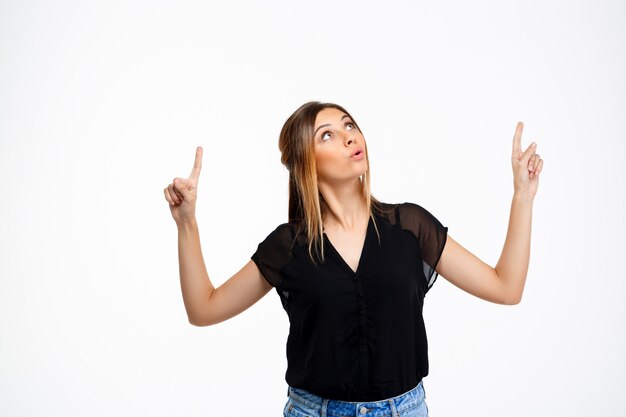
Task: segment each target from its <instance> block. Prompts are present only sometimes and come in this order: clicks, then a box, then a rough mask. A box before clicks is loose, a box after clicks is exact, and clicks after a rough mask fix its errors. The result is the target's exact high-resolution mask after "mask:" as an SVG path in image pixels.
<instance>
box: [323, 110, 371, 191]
mask: <svg viewBox="0 0 626 417" xmlns="http://www.w3.org/2000/svg"><path fill="white" fill-rule="evenodd" d="M314 128H315V133H314V136H313V140H314V143H315V160H316V163H317V176H318V179H319V180H322V181H326V182H337V181H344V180H353V179H355V178H358V177H359V176H361V175H363V174H364V173H366V172H367V169H368V161H367V155H366V153H365V152H366V151H365V138H364V137H363V135H362V134H361V131H360V130H359V129H358V128H357V127H356V125H355V124H354V122H353V121H352V119H351V118H350V116H348V115H347V114H345V113H344V112H342V111H341V110H338V109H335V108H333V107H328V108H325V109H323V110H322V111H320V112H319V113H318V114H317V117H316V119H315V126H314ZM356 150H360V151H361V154H360V155H357V156H356V157H352V155H353V154H354V152H355V151H356Z"/></svg>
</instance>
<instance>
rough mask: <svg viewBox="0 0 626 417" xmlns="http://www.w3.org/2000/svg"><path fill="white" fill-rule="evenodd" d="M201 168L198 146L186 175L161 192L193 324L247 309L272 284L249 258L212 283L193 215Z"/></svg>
mask: <svg viewBox="0 0 626 417" xmlns="http://www.w3.org/2000/svg"><path fill="white" fill-rule="evenodd" d="M201 168H202V148H201V147H200V146H199V147H198V148H197V149H196V159H195V163H194V166H193V169H192V171H191V174H190V175H189V178H187V179H186V180H183V179H181V178H175V179H174V181H173V183H171V184H169V185H168V186H167V187H166V188H165V189H164V190H163V191H164V193H165V199H166V200H167V201H168V202H169V204H170V211H171V213H172V217H173V218H174V220H175V221H176V225H177V227H178V264H179V272H180V285H181V290H182V294H183V302H184V304H185V310H186V311H187V317H188V319H189V322H190V323H191V324H193V325H195V326H209V325H212V324H216V323H219V322H222V321H224V320H227V319H229V318H231V317H233V316H236V315H237V314H239V313H241V312H242V311H244V310H245V309H247V308H249V307H250V306H252V305H253V304H254V303H256V302H257V301H258V300H259V299H261V298H262V297H263V296H264V295H265V294H267V293H268V292H269V291H270V290H271V289H272V286H271V285H270V283H269V282H268V281H267V280H266V279H265V278H264V277H263V276H262V275H261V272H260V271H259V269H258V267H257V266H256V264H255V263H254V262H253V261H252V260H250V261H248V263H247V264H246V265H245V266H244V267H243V268H242V269H241V270H240V271H239V272H237V273H236V274H235V275H234V276H232V277H231V278H230V279H229V280H228V281H226V282H225V283H223V284H222V285H221V286H220V287H219V288H215V287H214V286H213V284H212V283H211V280H210V279H209V274H208V273H207V270H206V266H205V264H204V258H203V257H202V249H201V247H200V233H199V232H198V224H197V222H196V217H195V208H196V197H197V189H198V180H199V177H200V170H201Z"/></svg>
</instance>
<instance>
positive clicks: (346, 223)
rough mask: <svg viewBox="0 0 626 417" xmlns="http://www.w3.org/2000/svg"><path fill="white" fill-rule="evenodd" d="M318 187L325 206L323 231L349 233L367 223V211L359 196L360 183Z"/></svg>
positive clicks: (362, 198)
mask: <svg viewBox="0 0 626 417" xmlns="http://www.w3.org/2000/svg"><path fill="white" fill-rule="evenodd" d="M319 187H320V192H321V193H322V195H323V196H324V200H325V201H326V206H327V207H326V218H325V219H324V228H325V229H327V230H328V229H329V228H332V229H342V230H344V231H346V232H350V231H355V230H360V229H361V227H362V225H363V223H365V222H366V221H368V217H369V210H368V207H367V205H366V204H365V198H364V197H363V196H362V194H361V182H360V181H359V180H358V179H357V180H356V181H354V182H350V184H346V185H344V186H343V187H341V186H332V187H331V186H328V185H325V184H320V185H319Z"/></svg>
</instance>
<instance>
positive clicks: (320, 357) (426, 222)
mask: <svg viewBox="0 0 626 417" xmlns="http://www.w3.org/2000/svg"><path fill="white" fill-rule="evenodd" d="M522 129H523V125H522V123H521V122H519V123H518V125H517V129H516V131H515V135H514V137H513V151H512V156H511V162H512V166H513V177H514V181H513V185H514V193H513V201H512V204H511V215H510V221H509V229H508V233H507V237H506V242H505V244H504V248H503V250H502V255H501V257H500V260H499V261H498V264H497V265H496V267H495V268H493V267H491V266H489V265H487V264H486V263H484V262H483V261H481V260H480V259H479V258H477V257H476V256H474V255H473V254H472V253H470V252H469V251H467V250H466V249H465V248H463V247H462V246H461V245H460V244H458V243H457V242H456V241H454V240H453V239H452V237H451V236H449V235H448V228H447V227H445V226H443V225H442V224H441V223H440V222H439V220H438V219H437V218H436V217H435V216H433V215H432V214H431V213H430V212H429V211H428V210H426V209H425V208H423V207H421V206H420V205H418V204H415V203H410V202H405V203H400V204H388V203H383V202H381V201H378V200H377V199H376V198H374V197H373V196H372V194H371V193H370V186H369V185H370V170H369V158H368V152H367V144H366V142H365V138H364V136H363V133H362V132H361V130H360V128H359V127H358V125H357V123H356V121H355V120H354V118H353V117H352V116H351V115H350V113H348V111H346V110H345V109H344V108H343V107H341V106H339V105H337V104H333V103H320V102H309V103H306V104H304V105H302V106H301V107H300V108H299V109H298V110H296V111H295V112H294V113H293V114H292V115H291V116H290V117H289V119H287V121H286V122H285V125H284V126H283V128H282V131H281V133H280V138H279V148H280V151H281V153H282V157H281V161H282V163H283V164H284V165H285V167H286V168H287V169H288V171H289V218H288V221H287V222H286V223H283V224H280V225H279V226H278V227H276V229H274V230H273V231H272V232H271V233H270V234H269V235H268V236H267V237H266V238H265V239H264V240H263V241H262V242H261V243H260V244H259V245H258V248H257V250H256V252H255V253H254V254H253V255H252V256H251V259H250V261H248V263H247V264H246V265H245V266H244V267H243V268H242V269H241V270H240V271H239V272H237V273H236V274H235V275H234V276H233V277H231V278H230V279H229V280H228V281H226V282H224V283H223V284H222V285H221V286H220V287H219V288H214V287H213V285H212V284H211V281H210V279H209V276H208V274H207V272H206V268H205V265H204V261H203V258H202V252H201V250H200V242H199V234H198V227H197V224H196V221H195V202H196V197H197V187H198V179H199V176H200V169H201V167H202V148H201V147H198V148H197V150H196V159H195V164H194V167H193V170H192V172H191V175H190V176H189V178H187V179H186V180H183V179H180V178H176V179H174V182H173V183H172V184H169V185H168V187H166V188H165V189H164V193H165V198H166V200H167V201H168V202H169V204H170V210H171V213H172V216H173V217H174V220H175V221H176V224H177V226H178V231H179V234H178V236H179V261H180V279H181V287H182V293H183V300H184V303H185V308H186V310H187V315H188V317H189V321H190V322H191V323H192V324H194V325H196V326H209V325H213V324H217V323H220V322H222V321H224V320H227V319H229V318H231V317H233V316H236V315H237V314H239V313H241V312H242V311H244V310H246V309H247V308H249V307H250V306H252V305H253V304H254V303H255V302H257V301H258V300H259V299H261V298H262V297H263V296H264V295H265V294H267V293H268V292H269V291H270V290H271V289H272V288H275V289H276V292H277V294H278V296H279V298H280V300H281V303H282V306H283V308H284V309H285V311H286V312H287V315H288V317H289V321H290V330H289V337H288V339H287V360H288V369H287V372H286V375H285V379H286V381H287V384H288V393H287V395H288V399H287V403H286V405H285V408H284V415H285V416H288V417H289V416H294V417H303V416H322V417H325V416H327V415H328V416H364V415H366V416H427V415H428V406H427V405H426V401H425V397H426V394H425V390H424V386H423V381H422V379H423V378H424V377H425V376H426V375H428V344H427V338H426V331H425V328H424V321H423V317H422V309H423V301H424V297H425V295H426V293H427V292H428V290H429V289H430V288H431V287H432V285H433V283H434V282H435V280H436V279H437V276H438V275H439V274H441V275H442V276H443V277H444V278H446V279H447V280H448V281H450V282H451V283H452V284H454V285H455V286H457V287H458V288H460V289H462V290H464V291H466V292H468V293H469V294H472V295H474V296H476V297H480V298H482V299H484V300H487V301H490V302H493V303H498V304H507V305H513V304H517V303H519V302H520V300H521V297H522V292H523V289H524V284H525V281H526V275H527V271H528V262H529V255H530V232H531V214H532V205H533V200H534V196H535V194H536V192H537V186H538V181H539V177H538V175H539V173H540V172H541V169H542V167H543V160H541V159H540V158H539V155H538V154H537V153H536V152H535V150H536V145H535V144H532V145H531V146H529V147H528V148H527V149H526V151H524V152H522V149H521V134H522Z"/></svg>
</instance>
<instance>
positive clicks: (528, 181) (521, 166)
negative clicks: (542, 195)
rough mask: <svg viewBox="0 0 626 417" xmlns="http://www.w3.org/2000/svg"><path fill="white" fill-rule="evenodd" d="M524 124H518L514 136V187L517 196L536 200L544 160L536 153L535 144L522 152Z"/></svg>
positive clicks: (512, 160)
mask: <svg viewBox="0 0 626 417" xmlns="http://www.w3.org/2000/svg"><path fill="white" fill-rule="evenodd" d="M523 129H524V124H523V123H522V122H518V123H517V128H516V129H515V135H514V136H513V154H512V156H511V163H512V165H513V186H514V187H515V194H519V195H524V196H527V197H529V198H534V197H535V194H536V193H537V187H538V186H539V174H540V173H541V169H542V168H543V159H541V158H539V154H538V153H536V151H537V146H536V144H535V142H533V143H531V144H530V146H529V147H528V148H526V151H525V152H522V130H523Z"/></svg>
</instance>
